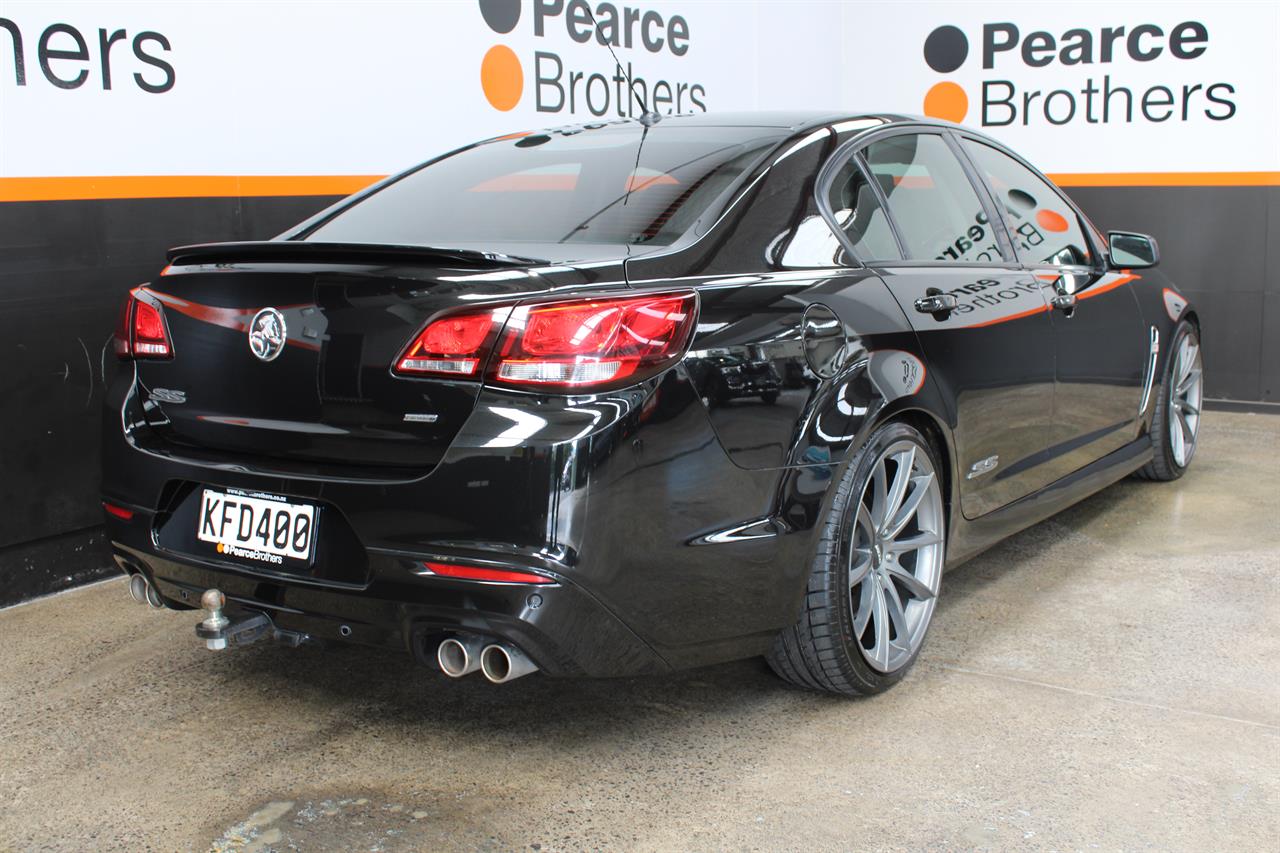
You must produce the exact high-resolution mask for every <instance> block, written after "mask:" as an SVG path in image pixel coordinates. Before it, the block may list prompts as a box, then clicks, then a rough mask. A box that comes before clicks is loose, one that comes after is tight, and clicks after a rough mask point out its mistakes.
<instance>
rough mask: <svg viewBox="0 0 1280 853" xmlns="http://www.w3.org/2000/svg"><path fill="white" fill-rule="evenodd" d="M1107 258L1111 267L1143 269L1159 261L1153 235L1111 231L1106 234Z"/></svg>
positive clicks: (1158, 252) (1158, 249)
mask: <svg viewBox="0 0 1280 853" xmlns="http://www.w3.org/2000/svg"><path fill="white" fill-rule="evenodd" d="M1107 244H1108V247H1109V248H1108V250H1107V254H1108V260H1109V261H1110V262H1111V266H1112V268H1113V269H1143V268H1144V267H1154V266H1155V265H1156V264H1158V263H1160V247H1159V246H1157V245H1156V238H1155V237H1148V236H1147V235H1146V234H1130V233H1128V232H1126V231H1112V232H1110V233H1108V234H1107Z"/></svg>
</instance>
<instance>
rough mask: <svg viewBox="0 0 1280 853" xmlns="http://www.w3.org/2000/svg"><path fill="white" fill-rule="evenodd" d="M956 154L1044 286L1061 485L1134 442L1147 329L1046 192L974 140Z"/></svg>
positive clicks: (1117, 275) (1030, 175)
mask: <svg viewBox="0 0 1280 853" xmlns="http://www.w3.org/2000/svg"><path fill="white" fill-rule="evenodd" d="M962 147H963V149H964V151H965V153H966V154H968V156H969V158H970V160H971V161H972V163H973V164H974V166H975V167H976V168H977V171H978V173H979V174H980V175H981V176H982V177H983V178H984V179H985V180H986V181H987V183H988V186H989V187H990V191H991V194H992V196H993V198H994V199H995V200H996V202H997V207H999V208H1000V209H1001V211H1000V212H1001V214H1002V215H1003V216H1004V218H1005V221H1006V223H1007V225H1008V229H1009V234H1010V235H1011V236H1012V238H1013V242H1014V249H1015V251H1016V252H1017V254H1018V256H1019V260H1020V261H1021V262H1022V266H1023V269H1025V270H1027V271H1028V272H1030V273H1031V274H1032V275H1033V276H1035V278H1036V279H1037V280H1039V281H1041V282H1043V283H1044V284H1045V285H1046V291H1047V295H1048V296H1049V298H1050V299H1051V300H1052V301H1053V303H1054V306H1055V307H1054V310H1053V311H1052V314H1051V317H1052V322H1053V326H1054V340H1055V349H1056V390H1055V395H1054V407H1053V420H1052V424H1051V432H1050V437H1051V444H1052V450H1051V455H1052V461H1051V462H1050V466H1051V468H1052V470H1053V473H1054V475H1055V479H1056V478H1057V477H1064V476H1066V475H1068V474H1070V473H1072V472H1073V471H1076V470H1078V469H1080V468H1082V467H1084V466H1085V465H1088V464H1089V463H1090V462H1092V461H1094V460H1095V459H1098V458H1101V457H1102V456H1105V455H1106V454H1108V453H1110V452H1112V451H1113V450H1117V449H1118V448H1120V447H1123V446H1124V445H1125V444H1127V443H1128V442H1130V441H1132V440H1133V439H1134V438H1135V437H1136V435H1137V419H1138V416H1139V407H1140V406H1141V404H1142V400H1141V398H1142V386H1143V381H1144V379H1145V373H1146V370H1147V369H1148V365H1149V364H1150V363H1151V361H1152V359H1151V346H1152V337H1151V330H1150V329H1149V328H1147V327H1146V326H1145V325H1144V323H1143V320H1142V313H1141V309H1140V308H1139V306H1138V300H1137V298H1136V296H1135V294H1134V293H1133V290H1132V288H1131V287H1129V284H1130V282H1132V281H1133V280H1134V279H1135V278H1136V276H1133V275H1129V274H1126V273H1122V272H1116V271H1110V272H1108V271H1106V270H1105V267H1104V265H1103V263H1102V259H1101V258H1100V257H1098V254H1097V252H1096V251H1095V250H1094V249H1093V247H1092V246H1091V245H1090V241H1089V239H1088V238H1087V236H1086V226H1085V224H1084V223H1083V222H1082V221H1081V219H1080V217H1079V215H1078V214H1077V213H1076V211H1075V209H1074V208H1073V207H1072V206H1071V204H1070V203H1069V202H1068V201H1067V200H1066V199H1065V198H1063V197H1062V195H1061V193H1059V191H1058V190H1057V188H1055V187H1054V186H1053V185H1052V184H1050V183H1049V182H1048V181H1046V180H1045V179H1044V178H1042V177H1041V176H1040V175H1038V174H1037V173H1036V172H1035V171H1034V170H1032V169H1031V168H1030V167H1028V166H1027V165H1025V164H1023V163H1022V162H1020V161H1018V160H1017V159H1015V158H1014V157H1012V156H1010V155H1009V154H1008V153H1006V152H1004V151H1001V150H1000V149H998V148H996V147H994V146H992V145H988V144H986V143H985V142H982V141H979V140H977V139H972V138H965V139H964V140H963V142H962Z"/></svg>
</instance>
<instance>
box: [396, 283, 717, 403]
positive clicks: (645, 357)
mask: <svg viewBox="0 0 1280 853" xmlns="http://www.w3.org/2000/svg"><path fill="white" fill-rule="evenodd" d="M696 320H697V296H696V294H694V293H693V291H681V292H677V293H658V294H645V295H637V296H615V297H601V298H595V299H573V300H562V301H557V302H543V303H535V304H525V305H518V306H516V307H515V308H507V309H496V310H495V309H487V310H485V311H477V312H471V313H465V314H455V315H451V316H447V317H443V318H441V319H438V320H435V321H433V322H432V323H431V324H429V325H428V326H427V327H426V328H425V329H423V331H422V332H421V333H420V334H419V335H418V336H417V337H416V338H415V339H414V340H413V341H412V343H411V344H410V346H409V347H408V349H406V350H405V353H404V355H402V356H401V357H400V359H399V360H398V361H397V364H396V371H397V372H398V373H403V374H419V375H423V374H433V375H440V376H453V377H456V378H466V377H473V376H475V377H478V376H479V375H480V372H481V371H482V370H483V371H484V376H485V381H486V382H489V383H492V384H494V385H504V386H508V387H516V388H540V389H546V390H574V391H595V390H603V389H605V388H615V387H620V386H622V385H627V384H631V383H633V382H639V381H640V380H642V379H644V378H646V377H648V376H652V375H654V374H656V373H658V372H660V371H662V370H664V369H666V368H667V367H669V366H671V365H672V364H674V363H675V362H676V361H677V360H678V359H679V358H680V357H681V355H683V353H684V349H685V347H686V346H687V345H688V343H689V340H690V338H691V336H692V334H693V328H694V324H695V322H696ZM504 321H505V324H504ZM499 332H500V335H499ZM495 335H499V336H498V338H497V340H496V342H493V341H492V339H493V338H494V336H495ZM486 361H487V362H488V368H487V370H486V369H485V368H484V365H485V363H486Z"/></svg>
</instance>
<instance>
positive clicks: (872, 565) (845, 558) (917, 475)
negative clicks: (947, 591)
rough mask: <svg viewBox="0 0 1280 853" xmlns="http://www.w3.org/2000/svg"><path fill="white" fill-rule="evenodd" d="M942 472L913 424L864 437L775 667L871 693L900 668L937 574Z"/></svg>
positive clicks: (806, 683)
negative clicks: (802, 601) (799, 610)
mask: <svg viewBox="0 0 1280 853" xmlns="http://www.w3.org/2000/svg"><path fill="white" fill-rule="evenodd" d="M941 471H942V468H941V465H940V463H939V462H938V456H937V453H936V451H935V449H934V448H933V446H932V445H931V444H930V442H929V440H928V439H927V438H925V436H924V435H922V434H921V433H920V432H919V431H918V430H916V429H915V428H914V427H912V426H909V425H907V424H904V423H888V424H885V425H884V426H882V427H880V428H879V429H877V430H876V431H875V432H874V433H873V434H872V436H871V438H870V439H869V440H868V441H867V444H866V445H865V446H864V447H863V448H862V450H861V451H860V452H859V453H858V455H857V456H856V457H855V458H854V459H852V460H851V461H850V463H849V465H848V466H847V468H846V470H845V474H844V477H843V478H842V480H841V481H840V483H839V485H838V486H837V491H836V495H835V499H834V501H833V503H832V508H831V511H830V514H829V515H828V517H827V519H826V520H825V522H824V524H823V529H822V531H821V536H820V539H819V543H818V549H817V553H816V554H815V555H814V557H813V563H812V565H811V569H810V574H809V581H808V588H807V590H806V595H805V601H804V606H803V609H802V611H801V613H800V618H799V619H798V620H797V622H796V624H795V625H794V626H792V627H790V628H787V629H786V630H784V631H783V632H782V633H781V634H779V635H778V638H777V640H775V641H774V644H773V649H772V650H771V651H770V652H769V654H768V661H769V665H770V666H771V667H772V668H773V670H774V672H776V673H778V675H780V676H782V677H783V678H785V679H786V680H788V681H790V682H792V683H793V684H797V685H799V686H801V687H808V688H812V689H815V690H825V691H830V692H832V693H841V694H845V695H859V694H863V695H865V694H871V693H879V692H881V691H883V690H887V689H888V688H889V687H891V686H893V685H894V684H896V683H897V682H898V681H900V680H901V679H902V677H903V676H904V675H905V674H906V673H907V670H909V669H910V668H911V665H912V664H913V663H914V662H915V659H916V657H917V655H919V653H920V648H921V647H922V645H923V644H924V638H925V634H926V632H927V631H928V627H929V623H930V621H931V620H932V616H933V610H934V605H935V603H936V602H937V596H938V590H939V587H940V585H941V581H942V566H943V557H944V555H945V553H946V513H945V510H944V507H943V501H942V484H941V481H940V476H941Z"/></svg>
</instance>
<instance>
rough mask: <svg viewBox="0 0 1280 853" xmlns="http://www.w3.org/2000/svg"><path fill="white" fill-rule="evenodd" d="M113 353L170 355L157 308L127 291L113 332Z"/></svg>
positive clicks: (169, 348)
mask: <svg viewBox="0 0 1280 853" xmlns="http://www.w3.org/2000/svg"><path fill="white" fill-rule="evenodd" d="M115 351H116V355H118V356H120V357H121V358H129V357H130V356H132V357H134V358H169V357H170V356H171V355H173V347H171V346H170V345H169V333H168V330H167V329H166V328H165V324H164V316H163V315H162V314H161V313H160V309H159V308H158V307H156V306H155V305H152V304H151V303H150V302H144V301H143V300H141V299H139V298H138V296H137V293H136V291H135V292H131V293H130V294H129V298H128V300H127V301H126V302H125V305H124V310H123V311H122V312H121V314H120V322H119V324H118V326H117V327H116V334H115Z"/></svg>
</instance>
